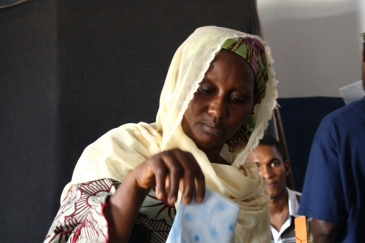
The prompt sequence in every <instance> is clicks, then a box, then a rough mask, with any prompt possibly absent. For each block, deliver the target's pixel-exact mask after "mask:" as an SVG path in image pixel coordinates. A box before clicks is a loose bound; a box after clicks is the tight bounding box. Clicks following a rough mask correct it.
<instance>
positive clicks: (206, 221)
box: [166, 189, 239, 243]
mask: <svg viewBox="0 0 365 243" xmlns="http://www.w3.org/2000/svg"><path fill="white" fill-rule="evenodd" d="M238 213H239V207H238V205H236V204H235V203H233V202H231V201H230V200H228V199H226V198H224V197H223V196H221V195H219V194H217V193H214V192H212V191H209V190H208V189H206V192H205V197H204V201H203V202H202V203H200V204H198V203H195V202H192V203H190V204H188V205H184V204H183V203H180V205H179V207H178V210H177V214H176V216H175V219H174V223H173V225H172V228H171V230H170V234H169V236H168V238H167V241H166V242H167V243H192V242H194V243H195V242H199V243H205V242H208V243H215V242H217V243H229V242H231V239H232V236H233V231H234V228H235V225H236V221H237V217H238Z"/></svg>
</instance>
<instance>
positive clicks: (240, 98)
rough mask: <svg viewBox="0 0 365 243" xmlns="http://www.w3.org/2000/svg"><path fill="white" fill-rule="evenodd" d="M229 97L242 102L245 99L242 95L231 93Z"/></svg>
mask: <svg viewBox="0 0 365 243" xmlns="http://www.w3.org/2000/svg"><path fill="white" fill-rule="evenodd" d="M231 99H232V100H233V101H234V102H237V103H243V102H245V101H246V99H245V97H244V96H243V95H232V96H231Z"/></svg>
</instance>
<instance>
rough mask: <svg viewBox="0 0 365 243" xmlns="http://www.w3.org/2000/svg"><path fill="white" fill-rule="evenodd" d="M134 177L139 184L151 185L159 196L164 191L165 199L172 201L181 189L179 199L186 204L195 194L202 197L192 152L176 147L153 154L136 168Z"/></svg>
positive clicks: (201, 183) (199, 172)
mask: <svg viewBox="0 0 365 243" xmlns="http://www.w3.org/2000/svg"><path fill="white" fill-rule="evenodd" d="M136 169H137V170H138V173H136V175H137V176H138V178H136V181H137V183H138V185H139V186H140V187H142V188H146V189H147V188H150V187H152V186H155V189H156V196H157V198H158V199H160V200H162V199H164V197H165V193H166V191H168V197H167V202H168V203H169V204H173V203H174V202H175V201H176V199H177V194H178V191H179V186H180V190H181V191H182V201H183V203H185V204H188V203H190V202H191V201H192V199H193V198H194V197H195V198H196V201H197V202H201V201H203V198H204V193H205V179H204V175H203V172H202V170H201V169H200V167H199V165H198V163H197V162H196V160H195V158H194V156H193V155H192V154H190V153H188V152H185V151H182V150H180V149H173V150H169V151H164V152H161V153H159V154H156V155H154V156H152V157H151V158H149V159H148V160H147V161H146V162H145V163H143V164H142V165H140V166H139V167H137V168H136Z"/></svg>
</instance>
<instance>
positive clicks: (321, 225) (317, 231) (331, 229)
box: [311, 218, 339, 243]
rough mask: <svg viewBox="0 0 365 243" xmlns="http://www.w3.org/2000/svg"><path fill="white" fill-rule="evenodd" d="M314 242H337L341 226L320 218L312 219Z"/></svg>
mask: <svg viewBox="0 0 365 243" xmlns="http://www.w3.org/2000/svg"><path fill="white" fill-rule="evenodd" d="M311 229H312V235H313V243H332V242H336V238H337V236H338V232H339V228H338V227H337V226H335V225H333V224H330V223H328V222H325V221H322V220H320V219H315V218H313V219H312V224H311Z"/></svg>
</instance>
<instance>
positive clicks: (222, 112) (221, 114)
mask: <svg viewBox="0 0 365 243" xmlns="http://www.w3.org/2000/svg"><path fill="white" fill-rule="evenodd" d="M210 102H211V103H210V105H209V108H208V113H209V114H211V115H213V116H214V117H216V118H227V117H228V107H227V105H228V104H227V102H226V100H225V99H224V97H222V96H220V95H217V96H215V97H213V98H212V99H211V100H210Z"/></svg>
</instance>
